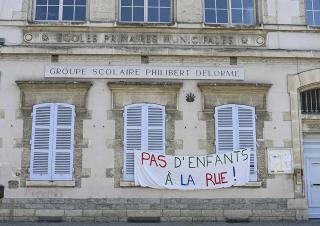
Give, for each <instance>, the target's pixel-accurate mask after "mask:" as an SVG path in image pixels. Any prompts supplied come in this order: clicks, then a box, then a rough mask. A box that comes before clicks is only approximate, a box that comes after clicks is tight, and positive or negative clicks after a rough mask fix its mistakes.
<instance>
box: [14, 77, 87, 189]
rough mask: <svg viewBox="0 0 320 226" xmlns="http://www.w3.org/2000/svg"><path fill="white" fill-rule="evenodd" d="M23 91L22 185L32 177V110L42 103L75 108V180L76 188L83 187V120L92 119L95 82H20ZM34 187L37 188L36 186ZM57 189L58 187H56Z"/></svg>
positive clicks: (25, 184)
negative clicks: (91, 96)
mask: <svg viewBox="0 0 320 226" xmlns="http://www.w3.org/2000/svg"><path fill="white" fill-rule="evenodd" d="M16 84H17V85H18V87H19V88H20V91H21V113H22V119H23V142H22V148H23V152H22V158H21V176H20V186H21V187H25V186H27V185H28V184H30V183H29V182H28V184H27V180H28V178H29V170H28V169H29V167H30V150H31V145H30V142H29V141H30V139H31V131H32V118H31V113H32V107H33V105H36V104H40V103H68V104H72V105H75V110H76V119H75V140H74V162H73V167H74V180H75V186H76V187H80V186H81V173H82V148H83V147H82V146H83V145H82V144H83V120H84V119H86V118H88V117H87V116H88V114H87V107H86V106H87V95H88V91H89V89H90V87H91V85H92V84H91V82H73V81H16ZM33 186H36V185H34V184H33ZM55 186H56V185H55Z"/></svg>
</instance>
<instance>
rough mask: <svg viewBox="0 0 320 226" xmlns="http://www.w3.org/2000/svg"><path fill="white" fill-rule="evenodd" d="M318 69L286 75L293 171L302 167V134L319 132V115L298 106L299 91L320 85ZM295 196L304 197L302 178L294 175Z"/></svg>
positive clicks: (319, 71)
mask: <svg viewBox="0 0 320 226" xmlns="http://www.w3.org/2000/svg"><path fill="white" fill-rule="evenodd" d="M319 75H320V69H319V68H317V69H313V70H308V71H304V72H300V73H298V74H293V75H288V93H289V95H290V107H291V109H290V110H291V132H292V145H293V163H294V168H295V171H298V170H301V169H303V165H304V164H303V161H304V160H303V145H302V144H303V135H304V134H306V133H310V132H320V117H319V116H309V115H302V114H301V108H300V93H301V92H303V91H306V90H309V89H314V88H319V87H320V76H319ZM295 180H296V181H295V196H296V197H304V189H303V186H304V185H303V184H304V183H299V182H298V181H303V178H297V175H296V176H295Z"/></svg>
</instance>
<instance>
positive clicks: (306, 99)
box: [304, 91, 308, 113]
mask: <svg viewBox="0 0 320 226" xmlns="http://www.w3.org/2000/svg"><path fill="white" fill-rule="evenodd" d="M304 94H305V101H306V109H305V113H308V95H307V91H306V92H304Z"/></svg>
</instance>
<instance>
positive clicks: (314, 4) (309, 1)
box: [306, 0, 320, 26]
mask: <svg viewBox="0 0 320 226" xmlns="http://www.w3.org/2000/svg"><path fill="white" fill-rule="evenodd" d="M306 9H307V24H308V25H309V26H320V0H306Z"/></svg>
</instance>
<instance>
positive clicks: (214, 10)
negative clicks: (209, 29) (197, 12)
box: [204, 0, 255, 25]
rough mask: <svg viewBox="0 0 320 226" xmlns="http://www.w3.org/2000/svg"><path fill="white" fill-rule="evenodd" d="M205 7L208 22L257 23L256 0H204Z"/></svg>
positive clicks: (206, 21)
mask: <svg viewBox="0 0 320 226" xmlns="http://www.w3.org/2000/svg"><path fill="white" fill-rule="evenodd" d="M204 7H205V9H204V15H205V23H207V24H235V25H236V24H240V25H252V24H254V23H255V10H254V8H255V4H254V0H204Z"/></svg>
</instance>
